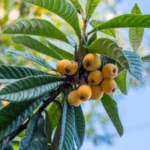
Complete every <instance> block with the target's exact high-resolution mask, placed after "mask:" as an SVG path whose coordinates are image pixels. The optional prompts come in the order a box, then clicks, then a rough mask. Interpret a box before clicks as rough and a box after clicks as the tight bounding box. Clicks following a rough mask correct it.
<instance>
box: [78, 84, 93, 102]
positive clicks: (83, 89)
mask: <svg viewBox="0 0 150 150" xmlns="http://www.w3.org/2000/svg"><path fill="white" fill-rule="evenodd" d="M77 91H78V95H79V98H80V99H81V100H82V101H87V100H90V98H91V96H92V90H91V88H90V87H89V86H88V85H81V86H80V87H79V88H78V90H77Z"/></svg>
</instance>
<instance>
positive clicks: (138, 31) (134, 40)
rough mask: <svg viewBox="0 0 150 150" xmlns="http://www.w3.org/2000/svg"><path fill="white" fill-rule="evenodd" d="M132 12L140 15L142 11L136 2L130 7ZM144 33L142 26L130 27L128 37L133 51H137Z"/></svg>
mask: <svg viewBox="0 0 150 150" xmlns="http://www.w3.org/2000/svg"><path fill="white" fill-rule="evenodd" d="M131 13H132V14H138V15H142V12H141V10H140V8H139V6H138V5H137V4H135V5H134V7H133V9H132V12H131ZM143 35H144V28H130V29H129V39H130V43H131V46H132V48H133V50H134V52H136V53H137V52H138V50H139V47H140V45H141V42H142V39H143Z"/></svg>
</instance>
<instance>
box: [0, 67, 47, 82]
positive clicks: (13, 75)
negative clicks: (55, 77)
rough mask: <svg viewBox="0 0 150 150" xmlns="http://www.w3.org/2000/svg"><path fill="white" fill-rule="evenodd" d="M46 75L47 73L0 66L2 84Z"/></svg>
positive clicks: (24, 68)
mask: <svg viewBox="0 0 150 150" xmlns="http://www.w3.org/2000/svg"><path fill="white" fill-rule="evenodd" d="M37 75H46V73H45V72H42V71H39V70H35V69H30V68H27V67H17V66H0V83H7V82H12V81H15V80H18V79H22V78H25V77H28V76H37Z"/></svg>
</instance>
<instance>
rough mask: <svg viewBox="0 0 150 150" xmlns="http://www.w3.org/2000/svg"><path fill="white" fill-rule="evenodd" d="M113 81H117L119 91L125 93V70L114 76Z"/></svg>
mask: <svg viewBox="0 0 150 150" xmlns="http://www.w3.org/2000/svg"><path fill="white" fill-rule="evenodd" d="M115 81H116V83H117V86H118V88H119V89H120V91H121V92H122V93H123V94H125V95H127V92H128V91H127V90H128V89H127V71H123V72H122V73H121V74H119V75H118V76H117V77H116V78H115Z"/></svg>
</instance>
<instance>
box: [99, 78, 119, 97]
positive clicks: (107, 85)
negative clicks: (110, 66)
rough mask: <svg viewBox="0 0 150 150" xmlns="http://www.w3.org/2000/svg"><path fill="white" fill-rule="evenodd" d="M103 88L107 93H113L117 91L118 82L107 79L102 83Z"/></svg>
mask: <svg viewBox="0 0 150 150" xmlns="http://www.w3.org/2000/svg"><path fill="white" fill-rule="evenodd" d="M101 88H102V90H103V91H104V92H105V93H107V94H112V93H114V92H115V91H116V82H115V81H114V80H113V79H105V80H104V81H103V82H102V84H101Z"/></svg>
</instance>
